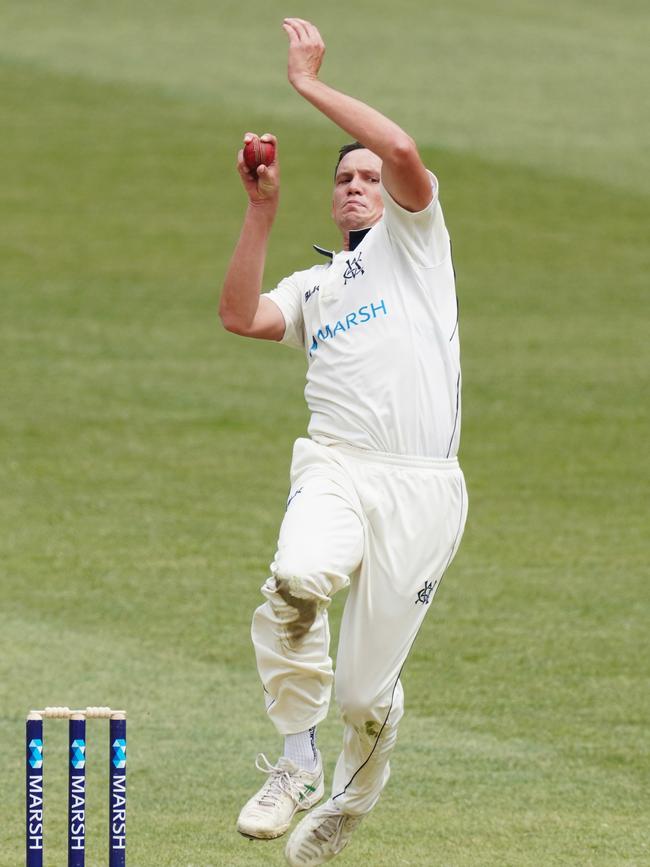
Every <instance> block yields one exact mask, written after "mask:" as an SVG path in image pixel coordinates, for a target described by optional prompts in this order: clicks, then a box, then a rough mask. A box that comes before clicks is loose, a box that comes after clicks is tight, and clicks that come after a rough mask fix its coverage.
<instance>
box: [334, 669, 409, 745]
mask: <svg viewBox="0 0 650 867" xmlns="http://www.w3.org/2000/svg"><path fill="white" fill-rule="evenodd" d="M336 700H337V702H338V705H339V708H340V710H341V715H342V717H343V720H344V721H345V722H346V723H348V724H349V725H351V726H353V727H354V729H355V730H356V732H357V734H359V735H360V736H361V737H363V738H368V739H373V738H376V737H378V736H379V733H380V732H381V731H382V730H383V729H385V728H386V727H388V728H394V727H396V726H397V724H398V723H399V720H400V718H401V716H402V712H403V711H402V707H401V705H399V704H398V703H396V702H395V701H393V700H392V697H391V696H390V695H384V696H377V695H369V694H364V693H363V690H360V689H359V688H358V687H357V688H354V686H353V685H352V684H351V685H350V686H349V687H345V686H342V685H341V684H340V683H337V687H336Z"/></svg>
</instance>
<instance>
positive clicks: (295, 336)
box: [263, 272, 305, 349]
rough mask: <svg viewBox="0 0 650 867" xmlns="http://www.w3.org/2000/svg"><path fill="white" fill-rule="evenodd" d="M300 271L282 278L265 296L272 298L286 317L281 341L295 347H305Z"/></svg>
mask: <svg viewBox="0 0 650 867" xmlns="http://www.w3.org/2000/svg"><path fill="white" fill-rule="evenodd" d="M299 275H300V272H296V273H295V274H292V275H291V276H290V277H285V278H284V280H281V281H280V282H279V283H278V285H277V286H276V287H275V289H271V291H270V292H265V293H264V295H263V297H264V298H270V299H271V301H273V303H274V304H275V305H276V306H277V307H279V308H280V313H282V316H283V317H284V336H283V337H282V340H281V341H280V342H281V343H285V344H286V345H287V346H292V347H294V348H295V349H304V348H305V321H304V319H303V315H302V281H301V280H300V279H299Z"/></svg>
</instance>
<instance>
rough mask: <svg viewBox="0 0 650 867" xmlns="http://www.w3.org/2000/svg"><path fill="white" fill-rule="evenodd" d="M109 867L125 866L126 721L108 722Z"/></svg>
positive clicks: (112, 720)
mask: <svg viewBox="0 0 650 867" xmlns="http://www.w3.org/2000/svg"><path fill="white" fill-rule="evenodd" d="M109 773H110V793H109V817H108V820H109V847H108V851H109V865H110V867H124V865H125V864H126V720H125V719H111V721H110V768H109Z"/></svg>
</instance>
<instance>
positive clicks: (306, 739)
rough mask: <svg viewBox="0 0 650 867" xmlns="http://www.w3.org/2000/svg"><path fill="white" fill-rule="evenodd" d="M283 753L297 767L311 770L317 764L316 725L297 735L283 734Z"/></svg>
mask: <svg viewBox="0 0 650 867" xmlns="http://www.w3.org/2000/svg"><path fill="white" fill-rule="evenodd" d="M284 755H285V756H286V758H288V759H291V761H292V762H293V763H294V764H296V765H298V767H299V768H305V770H307V771H313V770H314V768H315V767H316V764H317V755H316V726H313V727H312V728H310V729H307V731H304V732H298V734H297V735H285V738H284Z"/></svg>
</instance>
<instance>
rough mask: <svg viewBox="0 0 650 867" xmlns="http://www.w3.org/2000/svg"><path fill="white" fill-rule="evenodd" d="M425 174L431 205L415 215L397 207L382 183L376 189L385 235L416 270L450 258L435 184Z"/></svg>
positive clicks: (434, 181)
mask: <svg viewBox="0 0 650 867" xmlns="http://www.w3.org/2000/svg"><path fill="white" fill-rule="evenodd" d="M428 174H429V177H430V179H431V201H430V202H429V204H428V205H427V206H426V208H424V210H422V211H416V212H415V213H413V212H411V211H407V210H406V209H405V208H403V207H402V206H401V205H398V204H397V202H396V201H395V199H393V198H392V196H391V195H390V193H389V192H388V190H387V189H386V187H385V186H384V185H383V183H382V184H381V185H380V191H381V197H382V199H383V202H384V224H385V227H386V231H387V233H388V235H389V237H390V238H391V239H392V240H393V241H394V242H395V243H397V244H398V245H399V246H401V247H402V248H404V249H405V250H406V252H407V253H408V255H409V256H410V257H411V259H413V261H414V262H415V263H416V265H418V266H419V267H420V268H435V267H436V265H440V263H441V262H444V260H445V259H447V258H448V256H449V255H450V245H449V233H448V232H447V227H446V226H445V220H444V217H443V215H442V208H441V207H440V202H439V201H438V180H437V178H436V176H435V175H434V174H432V173H431V172H428Z"/></svg>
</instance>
